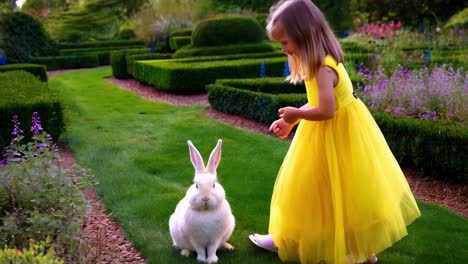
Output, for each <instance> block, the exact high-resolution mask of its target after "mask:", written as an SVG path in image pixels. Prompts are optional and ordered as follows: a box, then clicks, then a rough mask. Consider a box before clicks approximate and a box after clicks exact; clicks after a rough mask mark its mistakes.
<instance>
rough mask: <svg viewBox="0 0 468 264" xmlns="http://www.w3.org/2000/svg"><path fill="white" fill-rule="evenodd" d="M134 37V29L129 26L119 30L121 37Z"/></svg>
mask: <svg viewBox="0 0 468 264" xmlns="http://www.w3.org/2000/svg"><path fill="white" fill-rule="evenodd" d="M135 37H136V34H135V31H133V29H130V28H126V29H122V30H120V31H119V38H121V39H133V38H135Z"/></svg>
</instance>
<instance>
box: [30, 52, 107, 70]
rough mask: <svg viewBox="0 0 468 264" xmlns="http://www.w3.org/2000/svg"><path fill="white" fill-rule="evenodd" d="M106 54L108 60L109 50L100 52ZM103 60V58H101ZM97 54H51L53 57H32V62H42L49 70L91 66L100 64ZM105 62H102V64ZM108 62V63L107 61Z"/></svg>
mask: <svg viewBox="0 0 468 264" xmlns="http://www.w3.org/2000/svg"><path fill="white" fill-rule="evenodd" d="M102 53H103V55H104V56H107V57H106V58H107V62H108V61H109V52H108V51H107V52H106V51H104V52H102ZM103 60H104V59H103ZM99 61H100V60H99V57H98V54H96V53H95V54H82V55H68V56H53V57H34V58H32V62H33V63H36V64H42V65H45V66H46V67H47V69H48V70H49V71H53V70H59V69H74V68H92V67H97V66H99V65H102V64H101V63H100V62H99ZM105 64H106V63H105V62H103V65H105ZM107 64H108V63H107Z"/></svg>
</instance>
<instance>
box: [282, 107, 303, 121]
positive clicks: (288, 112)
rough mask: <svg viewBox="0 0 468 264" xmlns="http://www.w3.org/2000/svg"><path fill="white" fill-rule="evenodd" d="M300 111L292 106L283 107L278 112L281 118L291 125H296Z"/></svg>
mask: <svg viewBox="0 0 468 264" xmlns="http://www.w3.org/2000/svg"><path fill="white" fill-rule="evenodd" d="M298 111H299V109H297V108H295V107H291V106H287V107H283V108H280V109H279V110H278V114H279V116H280V117H281V118H282V119H284V121H286V122H287V123H289V124H294V123H296V122H297V121H298V119H299V117H298V116H297V114H298Z"/></svg>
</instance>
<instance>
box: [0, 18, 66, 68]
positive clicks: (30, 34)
mask: <svg viewBox="0 0 468 264" xmlns="http://www.w3.org/2000/svg"><path fill="white" fill-rule="evenodd" d="M2 24H3V25H2V27H3V31H4V32H3V43H2V44H1V45H2V46H1V47H0V48H2V49H3V50H4V51H5V55H6V56H7V58H8V61H10V62H12V63H22V62H30V61H31V58H32V57H37V56H49V55H55V54H58V50H57V48H56V47H55V44H54V43H53V41H52V40H51V38H50V37H49V34H48V33H47V32H46V31H45V29H44V27H43V26H42V24H41V23H40V22H39V21H38V20H36V19H34V18H33V17H31V16H29V15H27V14H24V13H21V12H13V13H10V14H7V15H5V17H4V18H3V21H2Z"/></svg>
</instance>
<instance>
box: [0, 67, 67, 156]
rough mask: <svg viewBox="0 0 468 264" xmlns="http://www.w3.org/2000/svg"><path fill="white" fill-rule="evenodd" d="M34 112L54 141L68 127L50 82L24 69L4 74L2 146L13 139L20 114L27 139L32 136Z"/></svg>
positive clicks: (0, 91) (0, 96)
mask: <svg viewBox="0 0 468 264" xmlns="http://www.w3.org/2000/svg"><path fill="white" fill-rule="evenodd" d="M33 112H38V114H39V117H40V118H41V121H42V127H43V129H44V131H46V132H47V133H49V134H50V135H51V136H52V138H53V139H54V141H57V139H58V138H59V137H60V135H61V134H62V132H63V131H64V129H65V123H64V117H63V106H62V104H61V103H60V101H59V99H58V98H56V97H55V96H54V95H53V94H52V93H51V92H50V91H49V89H48V87H47V83H44V82H41V81H39V80H37V79H36V78H35V77H34V76H33V75H32V74H30V73H28V72H24V71H9V72H3V73H0V147H2V149H3V147H5V146H6V145H8V144H9V142H10V141H11V139H12V138H11V137H12V135H11V133H12V130H13V123H12V121H11V120H12V118H13V115H18V119H19V121H20V123H21V125H20V127H21V129H22V130H23V131H24V132H25V136H26V138H29V137H30V136H31V133H30V132H29V128H30V126H31V117H32V113H33Z"/></svg>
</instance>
